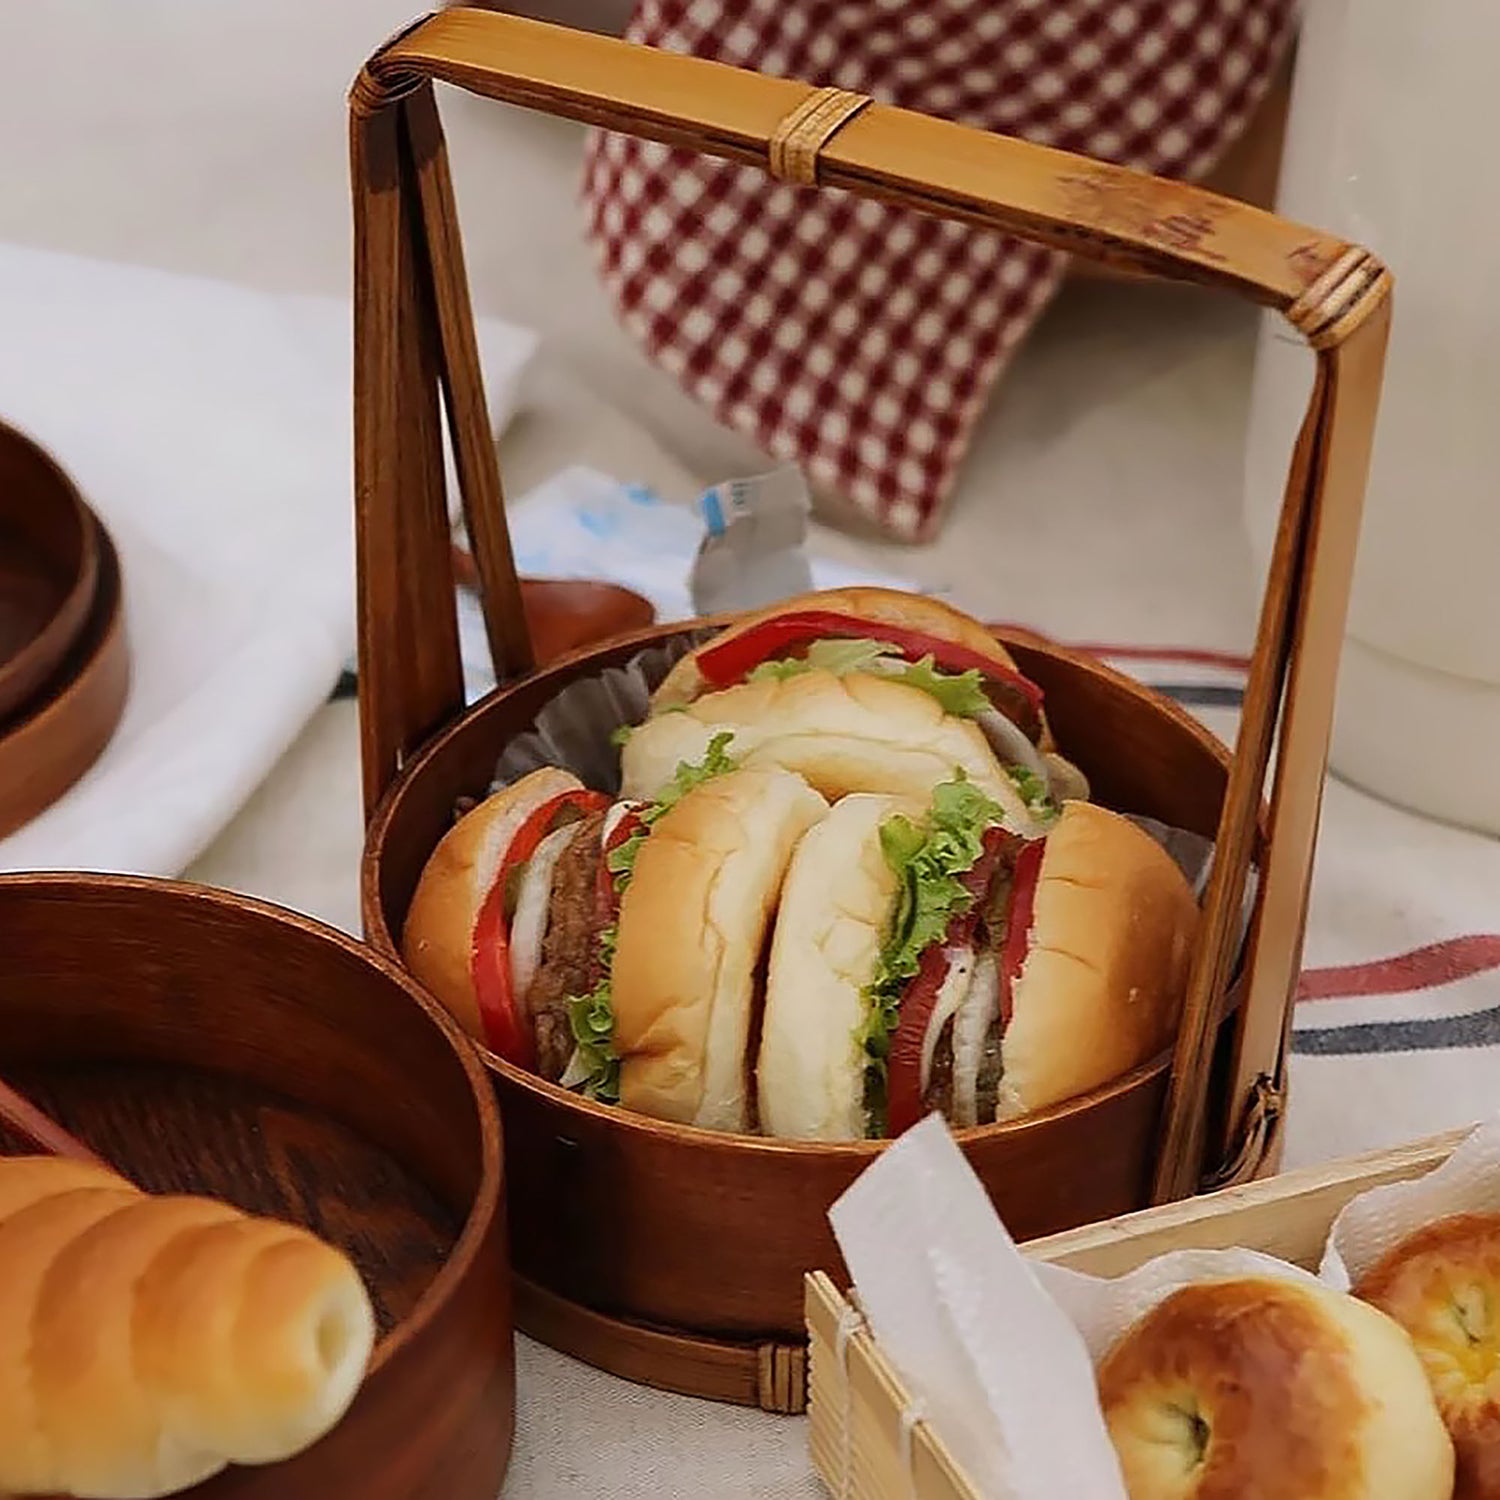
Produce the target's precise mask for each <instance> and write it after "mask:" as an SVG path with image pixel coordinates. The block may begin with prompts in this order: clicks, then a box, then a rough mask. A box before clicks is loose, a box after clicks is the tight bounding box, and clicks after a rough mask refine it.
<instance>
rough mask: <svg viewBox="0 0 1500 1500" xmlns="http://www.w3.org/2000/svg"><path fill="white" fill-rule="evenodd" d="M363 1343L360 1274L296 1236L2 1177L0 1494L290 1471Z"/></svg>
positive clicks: (53, 1182)
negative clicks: (251, 1467) (273, 1467)
mask: <svg viewBox="0 0 1500 1500" xmlns="http://www.w3.org/2000/svg"><path fill="white" fill-rule="evenodd" d="M374 1341H375V1319H374V1314H373V1311H372V1309H371V1307H370V1302H369V1298H368V1296H367V1295H366V1293H365V1289H364V1286H363V1285H362V1283H361V1282H360V1279H359V1276H358V1273H357V1272H356V1271H355V1269H354V1267H353V1266H352V1265H351V1264H350V1263H349V1261H348V1260H347V1259H346V1258H345V1257H344V1256H343V1255H342V1254H340V1253H339V1252H338V1251H336V1250H334V1249H333V1248H332V1247H331V1246H328V1245H325V1244H324V1243H323V1242H322V1241H321V1240H319V1239H317V1238H316V1237H315V1236H313V1235H311V1234H309V1233H308V1232H307V1231H305V1230H302V1229H298V1228H295V1227H293V1226H292V1225H288V1224H280V1223H276V1222H274V1221H271V1220H268V1219H252V1218H249V1217H247V1216H246V1215H244V1214H242V1213H240V1212H239V1210H238V1209H235V1208H231V1207H230V1206H229V1205H228V1204H225V1203H219V1202H216V1201H214V1200H213V1199H209V1198H188V1197H148V1196H147V1195H145V1194H143V1193H140V1192H138V1191H137V1190H136V1189H135V1188H133V1187H131V1186H130V1184H128V1183H127V1182H125V1181H124V1180H123V1179H122V1178H119V1177H117V1176H115V1175H114V1174H113V1173H111V1172H109V1171H107V1170H105V1169H104V1168H102V1167H96V1166H90V1165H87V1164H83V1163H78V1162H70V1161H63V1160H59V1159H56V1158H52V1157H17V1158H6V1159H0V1492H5V1493H9V1494H35V1493H49V1492H53V1491H63V1492H66V1493H68V1494H72V1495H77V1496H81V1497H98V1500H111V1497H118V1500H129V1497H147V1496H155V1495H166V1494H170V1493H172V1492H174V1491H176V1490H180V1489H184V1488H186V1487H187V1486H189V1485H192V1484H196V1483H198V1482H199V1481H200V1480H203V1479H206V1478H208V1477H209V1476H210V1475H212V1474H215V1473H217V1472H218V1471H219V1470H220V1469H222V1468H224V1467H225V1465H226V1464H230V1463H251V1464H254V1463H269V1462H273V1461H275V1460H277V1459H281V1458H287V1457H290V1456H291V1455H292V1454H293V1453H296V1452H299V1451H300V1450H301V1449H303V1448H305V1447H307V1446H308V1445H310V1444H311V1443H313V1442H315V1441H316V1440H317V1439H318V1438H320V1437H321V1436H322V1435H323V1434H324V1433H325V1432H327V1431H328V1430H329V1428H331V1427H332V1426H333V1425H334V1424H335V1423H336V1422H337V1421H338V1420H339V1418H340V1417H342V1416H343V1414H344V1412H345V1410H347V1408H348V1405H349V1403H350V1401H351V1400H353V1397H354V1393H355V1391H356V1390H357V1389H358V1388H359V1384H360V1381H361V1380H362V1378H363V1376H364V1370H365V1366H366V1363H367V1362H368V1360H369V1356H370V1351H371V1349H372V1348H373V1346H374Z"/></svg>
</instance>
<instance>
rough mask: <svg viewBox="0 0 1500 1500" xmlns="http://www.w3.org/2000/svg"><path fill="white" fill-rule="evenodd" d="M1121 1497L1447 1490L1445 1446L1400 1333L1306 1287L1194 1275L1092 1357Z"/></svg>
mask: <svg viewBox="0 0 1500 1500" xmlns="http://www.w3.org/2000/svg"><path fill="white" fill-rule="evenodd" d="M1099 1400H1100V1405H1101V1406H1102V1407H1103V1409H1104V1419H1105V1421H1106V1423H1107V1424H1108V1426H1109V1434H1110V1437H1111V1438H1112V1439H1113V1440H1114V1445H1115V1451H1116V1452H1117V1453H1118V1454H1119V1455H1120V1467H1121V1470H1122V1471H1123V1474H1124V1478H1125V1487H1126V1489H1127V1490H1128V1491H1129V1493H1130V1500H1220V1497H1225V1496H1252V1495H1265V1496H1270V1495H1277V1496H1282V1495H1284V1496H1287V1497H1291V1496H1294V1495H1296V1496H1308V1497H1312V1496H1317V1500H1448V1497H1449V1496H1450V1494H1451V1493H1452V1487H1453V1448H1452V1445H1451V1444H1450V1443H1449V1441H1448V1436H1447V1434H1446V1433H1445V1432H1444V1431H1443V1425H1442V1422H1441V1421H1440V1420H1439V1418H1438V1414H1437V1411H1436V1409H1435V1407H1434V1406H1433V1401H1432V1395H1431V1393H1430V1391H1429V1390H1428V1387H1427V1381H1426V1379H1425V1377H1424V1376H1423V1374H1422V1367H1421V1365H1420V1364H1419V1363H1418V1361H1417V1358H1416V1355H1415V1354H1414V1353H1413V1351H1412V1347H1411V1344H1410V1342H1409V1341H1408V1340H1407V1338H1406V1337H1405V1335H1404V1334H1403V1333H1402V1332H1401V1330H1400V1328H1398V1327H1397V1326H1396V1324H1395V1323H1393V1322H1392V1321H1391V1320H1390V1319H1389V1318H1387V1317H1386V1316H1385V1315H1384V1314H1383V1313H1379V1312H1377V1311H1376V1310H1375V1309H1374V1308H1373V1307H1367V1306H1366V1305H1365V1304H1364V1303H1362V1302H1357V1301H1356V1300H1355V1299H1354V1298H1353V1297H1348V1296H1345V1295H1344V1294H1343V1293H1342V1292H1335V1291H1333V1290H1332V1289H1330V1288H1328V1287H1324V1286H1319V1285H1318V1284H1317V1283H1315V1282H1310V1281H1309V1282H1303V1281H1290V1280H1281V1279H1277V1278H1271V1277H1264V1276H1247V1277H1243V1278H1240V1279H1236V1280H1221V1281H1205V1282H1197V1283H1194V1284H1192V1285H1189V1286H1185V1287H1182V1288H1181V1289H1179V1290H1178V1291H1176V1292H1174V1293H1172V1295H1171V1296H1169V1297H1167V1298H1166V1299H1165V1300H1164V1301H1162V1302H1159V1303H1157V1305H1156V1306H1155V1307H1154V1308H1153V1309H1152V1310H1151V1311H1150V1312H1149V1313H1147V1314H1146V1316H1145V1317H1144V1318H1142V1319H1141V1321H1140V1322H1138V1323H1137V1324H1136V1325H1135V1326H1134V1327H1133V1328H1131V1329H1130V1331H1129V1332H1128V1333H1127V1334H1126V1335H1125V1337H1124V1338H1123V1339H1121V1341H1120V1342H1119V1343H1118V1344H1116V1345H1115V1347H1114V1348H1113V1349H1111V1350H1110V1352H1109V1353H1108V1355H1106V1356H1105V1359H1104V1362H1103V1364H1102V1365H1101V1366H1100V1368H1099Z"/></svg>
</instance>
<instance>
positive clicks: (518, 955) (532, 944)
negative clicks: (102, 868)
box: [510, 820, 583, 1006]
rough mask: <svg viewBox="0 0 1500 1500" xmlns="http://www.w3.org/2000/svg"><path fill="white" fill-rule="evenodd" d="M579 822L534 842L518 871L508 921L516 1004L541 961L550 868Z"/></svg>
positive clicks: (523, 997) (521, 1002)
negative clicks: (512, 912)
mask: <svg viewBox="0 0 1500 1500" xmlns="http://www.w3.org/2000/svg"><path fill="white" fill-rule="evenodd" d="M582 826H583V824H582V820H579V821H578V822H576V823H564V824H563V826H562V827H561V828H557V829H554V830H553V831H552V832H551V833H549V834H548V835H547V837H546V838H544V839H543V840H542V841H541V843H539V844H538V845H537V846H536V853H534V854H533V855H532V856H531V858H530V859H529V860H528V861H527V863H526V868H525V869H524V870H523V871H522V872H521V881H520V888H519V890H518V891H517V893H516V914H515V916H514V917H513V918H512V919H511V924H510V983H511V989H512V991H513V992H514V994H515V996H516V1003H517V1004H518V1005H521V1006H524V1005H525V1003H526V992H527V990H529V989H530V988H531V981H532V980H533V979H535V978H536V971H537V969H538V967H539V966H540V964H541V962H542V939H543V938H544V937H545V936H546V935H547V916H548V910H549V907H550V905H551V900H552V875H553V872H554V871H555V870H556V869H557V862H558V860H559V859H561V858H562V856H563V851H564V850H565V849H566V848H567V847H568V845H569V844H571V843H572V842H573V839H574V837H575V836H576V835H577V833H578V830H579V829H580V828H581V827H582Z"/></svg>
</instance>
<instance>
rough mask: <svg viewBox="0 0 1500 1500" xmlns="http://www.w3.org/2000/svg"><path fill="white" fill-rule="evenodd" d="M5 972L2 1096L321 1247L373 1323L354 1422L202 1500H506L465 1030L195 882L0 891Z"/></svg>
mask: <svg viewBox="0 0 1500 1500" xmlns="http://www.w3.org/2000/svg"><path fill="white" fill-rule="evenodd" d="M0 955H3V961H0V1074H3V1075H4V1076H5V1078H6V1079H7V1081H8V1082H10V1083H11V1084H13V1085H15V1086H16V1087H17V1088H18V1089H20V1090H21V1091H22V1092H23V1093H25V1094H26V1095H27V1096H29V1097H30V1098H31V1100H32V1101H33V1102H34V1103H35V1104H37V1105H39V1106H41V1107H42V1108H44V1109H45V1110H47V1111H48V1112H49V1113H50V1114H51V1115H52V1116H53V1118H55V1119H56V1121H57V1122H58V1123H59V1124H60V1125H62V1126H63V1127H64V1128H65V1129H67V1130H69V1131H70V1132H72V1133H73V1134H74V1135H75V1136H77V1137H78V1138H79V1139H81V1140H82V1141H83V1142H84V1144H85V1145H87V1146H89V1147H90V1148H91V1149H93V1150H94V1151H96V1152H97V1153H98V1154H99V1155H101V1156H102V1157H104V1158H105V1159H106V1160H107V1161H109V1162H110V1163H111V1164H113V1165H114V1166H116V1167H117V1168H119V1169H120V1170H121V1171H123V1172H124V1173H125V1174H126V1175H127V1176H128V1177H130V1178H131V1179H132V1180H134V1181H135V1182H136V1183H137V1184H138V1185H139V1186H140V1187H142V1188H145V1189H148V1190H151V1191H158V1192H160V1191H188V1192H197V1193H207V1194H209V1195H211V1196H215V1197H221V1198H223V1199H225V1200H226V1201H228V1202H231V1203H233V1204H235V1205H236V1206H237V1207H239V1208H242V1209H244V1210H246V1211H249V1212H253V1213H262V1214H269V1215H272V1216H275V1217H278V1218H283V1219H286V1220H288V1221H290V1222H295V1223H298V1224H302V1225H303V1226H305V1227H307V1228H310V1229H312V1230H314V1231H315V1232H316V1233H318V1234H321V1235H323V1236H324V1237H326V1238H327V1239H328V1240H329V1241H330V1242H332V1243H333V1244H335V1245H338V1246H339V1247H341V1248H342V1249H344V1250H346V1251H347V1252H348V1253H349V1254H350V1255H351V1257H352V1258H353V1260H354V1262H355V1264H356V1265H357V1266H358V1267H359V1270H360V1272H361V1274H362V1275H363V1277H364V1278H365V1281H366V1285H367V1286H368V1287H369V1289H370V1292H371V1295H372V1300H373V1301H374V1302H375V1304H376V1307H377V1310H378V1315H379V1318H380V1325H381V1331H382V1338H381V1341H380V1343H379V1345H378V1347H377V1349H376V1352H375V1356H374V1359H373V1361H372V1365H371V1369H370V1371H369V1373H368V1375H367V1377H366V1379H365V1383H364V1385H363V1387H362V1388H361V1390H360V1392H359V1395H358V1396H357V1397H356V1399H355V1402H354V1405H353V1406H352V1407H351V1409H350V1411H349V1413H348V1415H347V1416H346V1417H345V1418H344V1420H343V1421H342V1422H341V1423H340V1424H339V1425H338V1426H337V1427H336V1428H334V1430H333V1431H332V1432H331V1433H329V1434H328V1436H327V1437H325V1438H324V1439H323V1440H322V1441H321V1442H319V1443H317V1444H315V1445H314V1446H313V1447H312V1448H310V1449H308V1450H306V1451H305V1452H304V1453H301V1454H299V1455H298V1456H297V1457H295V1458H293V1459H291V1460H289V1461H288V1462H287V1463H285V1464H278V1465H273V1466H270V1467H267V1468H264V1469H232V1470H229V1471H226V1472H225V1473H223V1474H221V1475H219V1476H217V1477H216V1478H214V1479H212V1480H209V1481H208V1482H207V1483H205V1484H203V1485H201V1486H198V1487H197V1488H196V1489H194V1490H193V1491H191V1493H192V1495H193V1496H194V1497H195V1500H196V1497H201V1500H223V1497H227V1496H235V1497H255V1500H315V1497H316V1500H323V1497H327V1496H333V1495H340V1496H342V1495H356V1494H357V1495H359V1496H361V1497H362V1500H364V1497H368V1500H449V1497H452V1500H494V1496H495V1495H496V1494H497V1493H498V1491H499V1488H500V1484H501V1482H502V1480H503V1477H504V1473H505V1467H506V1463H507V1459H508V1455H509V1451H510V1442H511V1435H512V1430H513V1424H514V1379H515V1375H514V1364H513V1361H514V1354H513V1349H512V1338H511V1314H510V1292H509V1262H508V1259H507V1256H506V1246H505V1215H504V1208H503V1200H502V1197H501V1183H502V1177H501V1160H500V1141H499V1124H498V1120H497V1118H496V1114H495V1108H494V1101H493V1098H492V1096H491V1093H490V1090H489V1087H488V1084H487V1082H486V1079H485V1076H484V1073H483V1071H482V1069H481V1068H480V1066H479V1064H478V1062H477V1060H476V1059H475V1058H474V1056H473V1054H472V1053H471V1052H470V1051H469V1050H468V1048H467V1047H466V1046H465V1045H464V1043H463V1041H462V1039H461V1037H460V1036H459V1034H458V1033H457V1031H456V1028H454V1026H453V1025H452V1023H451V1022H449V1021H448V1019H447V1018H446V1017H445V1016H443V1015H442V1013H441V1012H440V1011H438V1010H437V1009H436V1007H434V1006H432V1005H431V1003H430V1002H429V1001H428V1000H427V999H426V998H425V997H424V996H423V995H422V993H421V992H420V991H419V990H418V989H417V988H416V987H415V986H414V985H412V984H411V983H410V981H408V980H407V979H405V977H404V976H403V975H402V974H401V973H400V972H399V971H398V970H396V969H395V968H393V967H392V966H389V965H386V964H384V963H382V962H381V961H380V960H379V959H378V958H376V957H375V956H374V955H373V954H371V953H370V952H369V951H368V950H367V949H363V948H362V947H361V946H360V945H358V944H356V943H355V942H353V941H352V940H350V939H349V938H346V937H344V936H342V935H341V934H338V933H334V932H332V931H331V930H329V929H326V928H323V927H320V926H319V925H317V924H316V923H313V922H310V921H308V920H306V919H304V918H300V917H296V916H294V915H292V914H290V913H285V912H279V911H276V910H275V909H274V908H270V907H266V906H263V905H261V904H259V903H256V902H252V901H249V900H246V899H245V898H242V897H238V896H233V895H230V894H227V893H224V892H216V891H208V890H204V889H201V888H197V887H191V886H179V885H171V884H167V883H164V882H152V881H144V880H134V879H130V878H127V877H121V876H87V875H78V876H66V875H39V876H15V875H6V876H0ZM15 1144H16V1143H15V1142H13V1141H12V1142H11V1145H12V1146H14V1145H15Z"/></svg>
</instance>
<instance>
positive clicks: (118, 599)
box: [0, 523, 130, 838]
mask: <svg viewBox="0 0 1500 1500" xmlns="http://www.w3.org/2000/svg"><path fill="white" fill-rule="evenodd" d="M91 524H92V523H91ZM95 538H96V544H97V547H98V557H99V562H98V583H97V586H96V588H95V590H94V594H93V600H92V606H91V608H90V611H89V614H88V618H87V619H86V620H85V622H84V626H83V629H82V631H81V632H80V633H79V635H78V636H77V638H76V639H75V640H74V641H73V644H72V648H71V650H70V651H69V652H68V653H67V655H66V656H65V657H64V658H63V660H62V663H61V665H60V666H59V668H58V669H57V672H56V673H55V674H54V676H53V678H52V680H51V682H50V683H49V685H48V687H47V689H46V690H45V692H44V694H43V696H42V697H41V698H40V699H39V700H37V701H36V702H34V703H33V704H31V705H30V706H28V707H27V708H23V709H22V710H21V711H20V713H19V714H18V715H17V716H15V717H13V718H11V719H8V720H0V838H3V837H4V836H5V835H6V834H8V833H12V832H14V831H15V830H16V829H17V828H19V827H20V826H21V825H22V824H23V823H27V822H30V820H31V819H32V818H34V817H36V815H37V814H38V813H40V812H42V811H44V810H45V809H46V808H48V807H50V806H51V805H52V804H53V803H54V802H56V801H57V799H58V798H59V797H61V796H62V794H63V793H64V792H66V791H67V790H68V788H69V787H70V786H72V785H73V783H74V782H75V781H77V780H78V778H79V777H80V776H82V775H83V773H84V772H85V771H87V770H88V768H89V767H90V766H92V765H93V764H94V762H95V761H96V760H98V758H99V756H100V755H101V754H102V753H103V752H104V747H105V746H106V745H107V744H108V743H109V742H110V740H111V738H113V736H114V732H115V729H116V728H117V727H118V725H119V722H120V716H121V715H122V714H123V713H124V712H125V699H126V695H127V693H128V691H129V686H130V649H129V645H128V643H127V640H126V635H125V605H124V597H123V593H122V589H121V581H120V561H119V558H118V557H117V556H116V555H115V549H114V545H113V544H112V543H111V541H110V539H109V537H108V536H107V535H106V534H105V533H104V531H103V529H102V528H97V527H96V528H95Z"/></svg>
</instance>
